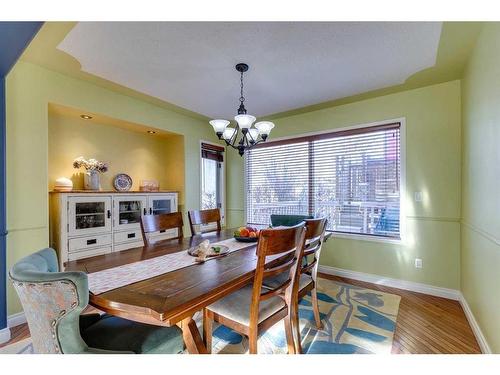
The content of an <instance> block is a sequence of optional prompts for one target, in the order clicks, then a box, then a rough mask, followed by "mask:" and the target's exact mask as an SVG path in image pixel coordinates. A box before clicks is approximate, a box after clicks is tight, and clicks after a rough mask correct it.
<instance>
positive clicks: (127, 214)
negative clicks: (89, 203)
mask: <svg viewBox="0 0 500 375" xmlns="http://www.w3.org/2000/svg"><path fill="white" fill-rule="evenodd" d="M146 206H147V199H146V197H145V196H142V195H135V196H130V195H129V196H123V195H122V196H115V197H113V207H114V212H113V217H114V219H113V220H114V227H115V229H120V230H121V229H132V228H136V227H137V228H138V226H139V225H140V222H141V216H143V215H145V214H146V213H147V209H146Z"/></svg>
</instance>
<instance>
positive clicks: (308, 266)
mask: <svg viewBox="0 0 500 375" xmlns="http://www.w3.org/2000/svg"><path fill="white" fill-rule="evenodd" d="M304 221H305V223H306V240H305V246H304V260H307V261H304V260H303V263H302V265H301V270H300V273H301V274H302V273H305V274H308V275H311V276H312V278H313V280H314V281H315V282H316V276H317V273H318V265H319V257H320V255H321V248H322V247H323V242H324V241H325V232H326V224H327V220H326V218H319V219H307V220H304ZM309 258H312V259H309Z"/></svg>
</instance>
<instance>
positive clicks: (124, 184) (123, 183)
mask: <svg viewBox="0 0 500 375" xmlns="http://www.w3.org/2000/svg"><path fill="white" fill-rule="evenodd" d="M113 186H114V187H115V189H116V190H117V191H129V190H130V189H131V188H132V178H130V176H129V175H128V174H125V173H119V174H117V175H116V176H115V179H114V180H113Z"/></svg>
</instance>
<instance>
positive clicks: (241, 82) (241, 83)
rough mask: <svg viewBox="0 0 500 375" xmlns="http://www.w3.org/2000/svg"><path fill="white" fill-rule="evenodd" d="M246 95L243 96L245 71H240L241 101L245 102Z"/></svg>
mask: <svg viewBox="0 0 500 375" xmlns="http://www.w3.org/2000/svg"><path fill="white" fill-rule="evenodd" d="M244 101H245V97H244V96H243V72H241V73H240V102H241V103H243V102H244Z"/></svg>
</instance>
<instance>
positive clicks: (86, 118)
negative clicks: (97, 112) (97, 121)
mask: <svg viewBox="0 0 500 375" xmlns="http://www.w3.org/2000/svg"><path fill="white" fill-rule="evenodd" d="M80 117H81V118H82V119H84V120H91V119H92V116H89V115H80Z"/></svg>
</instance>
